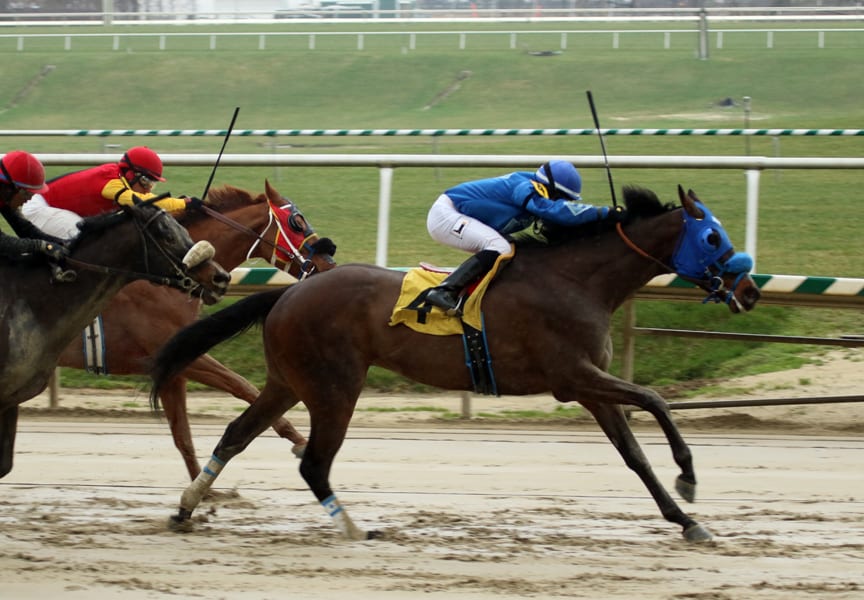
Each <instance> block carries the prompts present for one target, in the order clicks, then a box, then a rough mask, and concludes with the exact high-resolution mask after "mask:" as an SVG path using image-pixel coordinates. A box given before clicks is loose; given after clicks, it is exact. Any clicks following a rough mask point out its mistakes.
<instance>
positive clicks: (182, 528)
mask: <svg viewBox="0 0 864 600" xmlns="http://www.w3.org/2000/svg"><path fill="white" fill-rule="evenodd" d="M168 529H169V530H171V531H175V532H177V533H189V532H190V531H192V519H190V518H189V517H188V516H183V514H182V513H180V514H176V515H171V518H169V519H168Z"/></svg>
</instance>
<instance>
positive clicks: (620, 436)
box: [582, 401, 713, 542]
mask: <svg viewBox="0 0 864 600" xmlns="http://www.w3.org/2000/svg"><path fill="white" fill-rule="evenodd" d="M582 404H583V406H585V407H586V408H587V409H588V410H589V411H590V412H591V414H592V415H594V418H595V419H596V420H597V423H598V424H599V425H600V428H601V429H602V430H603V432H604V433H605V434H606V437H608V438H609V440H610V441H611V442H612V445H613V446H615V448H616V449H617V450H618V452H619V453H620V454H621V457H622V458H623V459H624V463H625V464H626V465H627V466H628V467H629V468H630V469H631V470H632V471H634V472H635V473H636V474H637V475H638V476H639V478H640V479H641V480H642V482H643V483H644V484H645V487H647V488H648V491H649V492H650V493H651V496H652V497H653V498H654V501H655V502H656V503H657V506H658V507H659V508H660V513H661V514H662V515H663V517H664V518H665V519H666V520H667V521H670V522H672V523H678V524H679V525H681V529H682V533H683V535H684V538H685V539H686V540H687V541H690V542H707V541H710V540H711V539H712V537H713V536H712V535H711V532H710V531H708V529H706V528H705V527H703V526H702V525H700V524H699V523H697V522H696V521H694V520H693V519H692V518H690V517H689V516H688V515H687V514H686V513H685V512H684V511H682V510H681V509H680V508H679V507H678V505H677V504H676V503H675V500H673V499H672V497H671V496H670V495H669V493H668V492H667V491H666V489H665V488H664V487H663V485H662V484H661V483H660V481H659V480H658V479H657V476H656V475H654V471H653V470H652V469H651V465H650V463H649V462H648V458H647V457H646V456H645V454H644V452H642V448H641V447H640V446H639V442H638V441H637V440H636V437H635V436H634V435H633V432H632V431H631V429H630V426H629V425H628V424H627V417H626V416H625V414H624V410H623V409H622V408H621V406H619V405H616V404H607V403H598V402H591V401H585V402H583V403H582ZM679 477H680V476H679ZM694 481H695V479H694Z"/></svg>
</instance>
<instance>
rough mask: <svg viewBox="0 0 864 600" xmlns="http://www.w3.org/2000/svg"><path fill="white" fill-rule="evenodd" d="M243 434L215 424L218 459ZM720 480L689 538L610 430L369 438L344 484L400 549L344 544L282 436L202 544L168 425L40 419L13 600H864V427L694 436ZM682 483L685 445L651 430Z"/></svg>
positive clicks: (25, 473) (714, 479) (0, 564)
mask: <svg viewBox="0 0 864 600" xmlns="http://www.w3.org/2000/svg"><path fill="white" fill-rule="evenodd" d="M222 429H223V424H222V423H198V424H196V425H195V426H194V435H195V438H196V442H197V444H198V446H199V455H202V456H206V455H207V454H208V453H209V450H210V449H211V448H212V446H213V444H215V442H216V441H217V440H218V438H219V436H220V435H221V432H222ZM685 436H686V438H687V439H688V441H689V443H690V445H691V449H692V451H693V453H694V457H695V461H696V468H697V475H698V476H699V478H700V484H699V489H698V492H697V502H696V503H695V504H692V505H686V506H685V505H684V503H683V501H681V502H682V508H684V509H685V510H687V511H688V512H689V513H690V514H691V516H693V517H694V518H696V519H697V520H699V521H700V522H701V523H702V524H703V525H705V526H706V527H708V528H709V529H710V530H711V531H712V532H713V533H714V534H715V539H714V541H713V542H710V543H706V544H699V545H694V544H690V543H687V542H685V541H684V540H683V538H682V537H681V535H680V531H679V530H678V527H677V526H675V525H672V524H670V523H667V522H666V521H665V520H663V519H662V518H661V517H660V515H659V514H658V511H657V509H656V506H655V505H654V503H653V501H651V500H650V498H649V496H648V493H647V492H646V490H645V489H644V487H643V486H642V484H641V483H640V482H639V480H638V479H637V478H636V476H635V475H634V474H632V473H631V472H630V471H629V470H627V468H626V467H625V466H624V465H623V464H622V461H621V459H620V457H619V456H618V455H617V453H616V452H615V450H614V449H613V448H612V447H611V445H610V444H609V443H608V442H607V441H606V440H605V438H603V437H602V436H601V435H600V434H599V433H597V432H596V431H591V430H590V429H580V430H578V431H573V430H565V429H554V428H545V429H543V430H537V429H519V428H511V429H506V430H503V429H495V428H471V427H468V426H463V427H459V428H453V427H443V426H440V425H435V424H432V425H430V424H419V423H416V422H415V423H412V424H411V425H410V426H405V427H400V426H398V425H392V424H390V425H388V426H386V427H371V426H357V427H353V428H352V430H351V431H350V433H349V438H348V440H347V441H346V443H345V446H344V447H343V449H342V451H341V452H340V455H339V456H338V457H337V462H336V464H335V466H334V469H333V473H332V481H333V483H334V488H335V489H336V491H337V494H338V495H339V497H340V499H341V500H342V503H343V504H344V505H345V506H346V507H347V510H348V511H349V512H350V513H351V515H352V517H353V518H354V520H355V522H357V524H358V525H360V526H361V527H365V528H369V529H375V530H378V531H380V532H381V534H382V537H381V539H376V540H372V541H365V542H348V541H344V540H342V539H341V538H340V537H339V535H338V534H337V533H336V530H335V529H334V528H333V526H332V525H331V523H330V518H329V517H328V516H327V515H326V514H325V513H324V511H323V509H322V508H321V507H320V506H319V505H318V504H317V502H316V501H315V500H314V498H313V497H312V495H311V493H310V492H309V491H308V489H307V488H306V486H305V484H304V483H303V482H302V480H301V479H300V477H299V475H298V473H297V468H296V467H297V463H296V460H295V459H293V457H292V456H291V454H290V451H289V445H288V444H287V443H286V442H285V441H283V440H281V439H278V438H277V437H275V436H274V435H273V434H271V433H268V434H265V435H264V436H262V437H261V438H259V439H258V440H256V441H255V442H254V443H253V444H252V445H251V446H250V447H249V448H248V449H247V451H246V452H245V453H244V454H242V455H241V456H239V457H237V458H236V459H235V460H234V461H232V462H231V463H230V464H229V465H228V467H226V470H225V471H224V472H223V474H222V476H221V477H220V479H219V480H218V481H217V485H216V488H217V492H218V493H217V494H216V495H215V497H214V498H212V499H210V500H207V501H205V502H204V503H203V504H202V505H201V507H200V508H199V510H198V511H197V512H196V513H195V515H194V521H195V523H194V527H193V529H192V531H191V532H188V533H182V534H180V533H175V532H172V531H169V530H168V528H167V526H166V525H167V521H168V517H169V515H170V514H171V513H172V512H174V510H175V509H176V505H177V502H178V500H179V496H180V493H181V492H182V490H183V488H184V487H185V484H186V481H185V469H184V468H183V466H182V464H181V462H180V460H179V457H178V456H177V453H176V451H175V450H174V448H173V446H172V444H171V440H170V437H169V436H167V435H166V433H165V425H164V423H155V422H146V421H142V420H140V419H139V420H129V419H114V418H106V419H103V420H101V421H100V422H96V421H92V420H91V421H88V420H86V419H76V420H42V419H30V418H25V419H23V420H22V423H21V424H20V428H19V436H18V441H17V450H18V452H17V455H16V465H15V469H14V470H13V472H12V473H11V474H9V475H8V476H7V477H6V478H4V479H3V480H2V481H0V541H2V543H0V569H2V573H3V576H2V585H0V597H2V598H4V599H5V598H41V599H45V598H60V597H62V598H64V599H65V598H72V599H76V598H82V599H83V598H87V599H93V598H116V597H123V598H133V599H138V598H142V599H143V598H157V599H163V598H226V599H235V598H236V599H246V598H250V599H251V598H255V599H266V598H273V599H276V598H280V599H281V598H304V599H306V598H313V599H315V598H322V599H324V598H327V599H337V600H341V599H348V598H351V599H358V598H359V599H366V598H370V599H371V598H376V599H391V598H392V599H401V598H421V597H422V598H460V599H461V598H466V599H477V600H492V599H493V598H494V599H496V600H500V599H502V598H504V599H506V598H514V599H515V598H622V599H623V598H627V599H633V598H670V599H677V598H682V599H705V600H708V599H712V600H725V599H730V600H731V599H739V598H759V599H777V600H781V599H782V600H788V599H789V598H820V599H837V600H840V599H843V600H846V599H849V600H851V599H853V598H854V599H858V598H861V597H864V571H862V569H861V565H862V564H864V520H862V518H861V515H862V513H864V478H862V477H861V457H862V455H864V439H862V438H861V436H860V435H858V436H856V435H849V434H841V433H837V434H828V435H824V434H823V435H800V434H796V433H794V432H793V433H787V432H781V433H778V432H775V433H773V434H772V433H767V432H746V433H737V434H730V433H705V432H702V431H691V432H689V433H686V432H685ZM638 437H639V439H640V442H641V443H642V445H643V449H644V450H645V452H646V454H647V455H648V457H649V459H650V461H651V462H652V464H653V465H654V468H655V471H656V472H657V474H658V476H659V477H660V479H661V481H663V482H664V484H666V485H667V486H668V488H669V489H670V490H671V484H672V481H673V480H674V478H675V475H676V474H677V469H676V468H675V466H674V463H673V462H672V459H671V456H670V453H669V449H668V446H667V445H666V443H665V440H664V439H663V438H662V437H661V436H660V435H659V434H658V433H657V432H652V431H642V432H640V433H639V435H638Z"/></svg>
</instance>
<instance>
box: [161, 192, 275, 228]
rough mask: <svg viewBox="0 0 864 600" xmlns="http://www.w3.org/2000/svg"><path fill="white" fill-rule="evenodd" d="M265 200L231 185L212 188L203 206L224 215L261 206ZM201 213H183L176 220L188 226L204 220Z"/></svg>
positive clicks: (264, 197)
mask: <svg viewBox="0 0 864 600" xmlns="http://www.w3.org/2000/svg"><path fill="white" fill-rule="evenodd" d="M266 199H267V197H266V196H265V195H264V194H258V195H257V196H253V195H252V193H251V192H248V191H246V190H241V189H240V188H237V187H234V186H233V185H227V184H226V185H223V186H222V187H218V188H213V189H212V190H209V191H208V192H207V198H206V199H205V204H206V205H207V206H208V207H210V208H212V209H213V210H215V211H216V212H220V213H226V212H230V211H232V210H236V209H238V208H243V207H244V206H251V205H254V204H261V203H262V202H264V201H265V200H266ZM206 216H207V215H205V214H204V213H203V212H201V211H197V210H195V211H184V212H183V213H181V214H180V215H179V217H178V218H177V220H178V221H180V224H181V225H183V226H188V225H189V224H190V223H193V222H195V221H198V220H200V219H203V218H205V217H206Z"/></svg>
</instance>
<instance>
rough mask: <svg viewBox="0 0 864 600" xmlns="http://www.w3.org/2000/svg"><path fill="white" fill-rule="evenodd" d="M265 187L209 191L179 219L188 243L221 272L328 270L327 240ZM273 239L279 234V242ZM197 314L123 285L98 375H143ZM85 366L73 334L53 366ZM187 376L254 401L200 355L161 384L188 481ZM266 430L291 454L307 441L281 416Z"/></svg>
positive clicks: (245, 387)
mask: <svg viewBox="0 0 864 600" xmlns="http://www.w3.org/2000/svg"><path fill="white" fill-rule="evenodd" d="M264 187H265V193H264V194H260V195H257V196H253V195H252V194H250V193H249V192H247V191H244V190H241V189H238V188H235V187H232V186H224V187H221V188H217V189H212V190H210V192H209V194H208V199H207V204H206V205H205V207H204V208H203V209H201V210H200V211H196V212H191V213H186V214H185V215H184V216H183V217H181V218H180V222H181V223H182V224H183V225H185V226H186V228H187V230H188V231H189V234H190V235H191V236H192V239H194V240H204V239H206V240H210V242H211V243H212V244H213V246H214V247H215V249H216V256H217V258H218V259H219V263H220V264H221V265H222V266H223V267H225V268H226V269H228V270H231V269H234V268H236V267H237V266H238V265H240V264H241V263H242V262H243V261H245V260H247V259H249V258H256V257H259V258H263V259H265V260H267V261H268V262H271V263H273V264H274V265H275V266H277V267H278V268H280V269H283V270H285V271H287V272H288V273H290V274H291V275H293V276H295V277H297V278H301V277H305V276H306V275H307V274H311V273H314V272H317V271H326V270H328V269H330V268H332V267H333V266H335V263H334V262H333V253H334V252H335V249H336V247H335V245H334V244H333V242H331V241H330V240H329V239H328V238H319V237H318V235H317V234H316V233H315V231H314V230H313V229H312V227H311V226H310V225H309V223H308V221H306V219H305V218H304V217H303V214H302V213H301V212H300V211H299V209H298V208H297V206H296V205H295V204H294V203H293V202H291V201H290V200H288V199H287V198H284V197H282V196H281V195H280V194H279V192H277V191H276V190H275V189H274V188H273V187H272V186H271V185H270V183H269V182H266V181H265V184H264ZM271 207H272V208H271ZM280 231H281V232H282V233H281V234H280ZM277 235H278V236H280V237H279V240H278V243H277ZM199 309H200V303H199V302H198V301H197V300H194V299H190V298H189V296H188V295H186V294H182V293H180V292H177V291H176V290H172V289H169V288H164V287H155V286H152V285H149V284H147V283H146V282H136V283H131V284H129V285H128V286H126V287H124V288H123V289H122V290H120V291H119V292H118V293H117V295H116V296H115V297H114V299H113V300H112V301H111V302H110V303H109V304H108V305H107V306H106V307H105V309H104V310H103V311H102V313H101V317H102V324H103V327H102V339H101V343H102V344H103V345H104V352H105V359H104V362H105V367H103V370H102V372H103V373H105V372H110V373H111V374H114V375H146V374H148V372H149V371H148V364H147V363H148V360H149V358H150V357H151V356H153V355H154V354H155V353H156V351H157V350H158V349H159V348H160V347H161V346H162V345H163V344H164V343H165V342H166V341H167V340H168V339H170V338H171V336H172V335H174V334H175V333H176V332H177V331H179V330H180V329H182V328H183V327H185V326H186V325H189V324H190V323H192V322H194V321H195V320H196V319H197V318H198V316H199ZM85 335H87V332H85ZM86 362H87V357H86V353H85V344H84V343H82V339H81V338H80V337H79V338H77V339H75V340H73V341H72V343H70V344H69V345H68V346H67V347H66V349H65V350H64V351H63V353H62V354H61V355H60V363H59V364H60V366H61V367H69V368H73V369H84V368H89V365H87V364H86ZM91 370H92V369H91ZM188 379H191V380H192V381H197V382H198V383H203V384H205V385H209V386H211V387H214V388H216V389H220V390H223V391H225V392H228V393H230V394H231V395H233V396H234V397H236V398H240V399H241V400H245V401H246V402H249V403H251V402H253V401H254V400H255V398H257V397H258V390H257V389H256V388H255V386H253V385H252V384H251V383H249V382H248V381H247V380H246V379H245V378H243V377H241V376H240V375H238V374H237V373H234V372H233V371H231V370H230V369H228V368H227V367H225V366H224V365H223V364H222V363H220V362H219V361H217V360H216V359H215V358H212V357H211V356H209V355H206V354H205V355H204V356H201V357H199V358H198V359H196V360H195V361H194V362H192V364H190V365H189V366H188V367H187V368H186V370H185V371H184V372H183V373H181V374H179V375H178V376H176V377H174V378H173V379H172V380H171V381H168V382H166V383H165V385H164V386H163V387H162V389H161V398H162V405H163V406H164V407H165V415H166V418H167V419H168V424H169V426H170V428H171V435H172V437H173V438H174V445H175V446H176V447H177V449H178V450H179V451H180V455H181V456H182V457H183V461H184V463H185V465H186V469H187V470H188V472H189V477H190V479H195V477H196V476H197V475H198V473H199V472H200V471H201V467H200V465H199V463H198V459H197V458H196V456H195V447H194V444H193V442H192V433H191V431H190V429H189V417H188V415H187V407H186V381H187V380H188ZM273 428H274V429H275V430H276V432H277V433H278V434H279V435H280V436H282V437H283V438H287V439H289V440H290V441H292V442H293V443H294V448H293V451H294V452H295V454H297V455H300V454H302V452H303V448H305V445H306V439H305V438H304V437H303V436H302V435H301V434H300V433H299V432H298V431H297V430H296V429H294V427H293V426H292V425H291V423H290V422H289V421H287V420H286V419H281V418H280V419H279V420H278V421H277V422H276V423H274V425H273Z"/></svg>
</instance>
